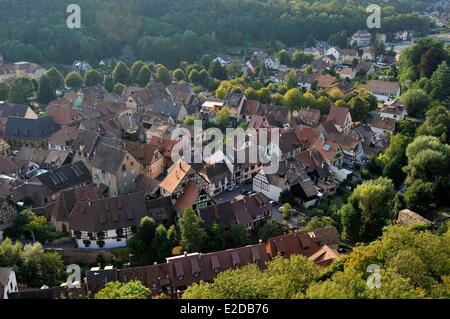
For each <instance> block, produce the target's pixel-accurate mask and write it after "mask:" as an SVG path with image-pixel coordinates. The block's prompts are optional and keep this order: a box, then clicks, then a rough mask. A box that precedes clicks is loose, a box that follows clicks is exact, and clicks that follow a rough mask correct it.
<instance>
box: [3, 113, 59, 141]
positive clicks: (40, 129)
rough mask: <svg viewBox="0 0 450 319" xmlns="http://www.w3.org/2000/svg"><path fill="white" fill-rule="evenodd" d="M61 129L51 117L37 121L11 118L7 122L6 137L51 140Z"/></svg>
mask: <svg viewBox="0 0 450 319" xmlns="http://www.w3.org/2000/svg"><path fill="white" fill-rule="evenodd" d="M60 128H61V126H60V125H59V124H57V123H56V122H55V121H54V120H53V119H52V118H51V117H49V116H44V117H40V118H37V119H26V118H20V117H9V118H8V120H7V121H6V128H5V137H6V138H18V139H26V140H42V139H46V138H49V137H50V136H51V135H52V134H53V133H55V132H56V131H58V130H59V129H60Z"/></svg>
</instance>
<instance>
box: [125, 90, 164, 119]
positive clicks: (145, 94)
mask: <svg viewBox="0 0 450 319" xmlns="http://www.w3.org/2000/svg"><path fill="white" fill-rule="evenodd" d="M122 99H123V101H124V102H125V105H126V107H127V108H128V109H133V110H135V111H136V112H138V113H144V111H145V108H146V107H148V106H151V105H153V103H155V101H156V100H157V99H162V100H168V99H169V94H168V93H167V91H166V89H165V87H164V84H162V83H154V84H149V85H148V86H146V87H143V88H141V87H134V86H130V87H127V88H126V89H125V90H124V91H123V93H122Z"/></svg>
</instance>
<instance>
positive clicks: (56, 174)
mask: <svg viewBox="0 0 450 319" xmlns="http://www.w3.org/2000/svg"><path fill="white" fill-rule="evenodd" d="M36 178H37V179H38V180H39V181H40V182H41V183H42V184H43V185H45V186H46V187H47V188H48V189H50V190H51V191H52V192H54V193H56V192H58V191H61V190H63V189H67V188H70V187H74V186H77V185H80V184H84V183H89V182H91V180H92V178H91V173H90V171H89V170H88V169H87V167H86V166H85V165H84V163H83V162H81V161H80V162H76V163H71V164H66V165H63V166H61V167H60V168H57V169H54V170H51V171H48V172H47V173H44V174H40V175H38V176H37V177H36Z"/></svg>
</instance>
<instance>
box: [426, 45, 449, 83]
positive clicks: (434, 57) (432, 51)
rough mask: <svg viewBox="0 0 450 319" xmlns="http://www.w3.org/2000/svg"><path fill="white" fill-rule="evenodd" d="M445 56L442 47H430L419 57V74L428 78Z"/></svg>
mask: <svg viewBox="0 0 450 319" xmlns="http://www.w3.org/2000/svg"><path fill="white" fill-rule="evenodd" d="M446 58H447V56H446V54H445V51H444V50H443V49H442V48H437V47H431V48H429V49H428V50H427V51H426V52H425V53H424V54H423V55H422V57H421V58H420V64H419V70H420V75H421V76H423V77H426V78H430V77H431V76H432V75H433V73H434V71H436V69H437V68H438V66H439V65H440V64H441V63H442V62H443V61H445V59H446Z"/></svg>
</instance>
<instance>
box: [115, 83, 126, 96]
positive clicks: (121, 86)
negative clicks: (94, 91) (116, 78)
mask: <svg viewBox="0 0 450 319" xmlns="http://www.w3.org/2000/svg"><path fill="white" fill-rule="evenodd" d="M125 89H126V86H125V85H124V84H122V83H116V85H114V89H113V92H114V93H116V94H119V95H120V94H122V93H123V91H124V90H125Z"/></svg>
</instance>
